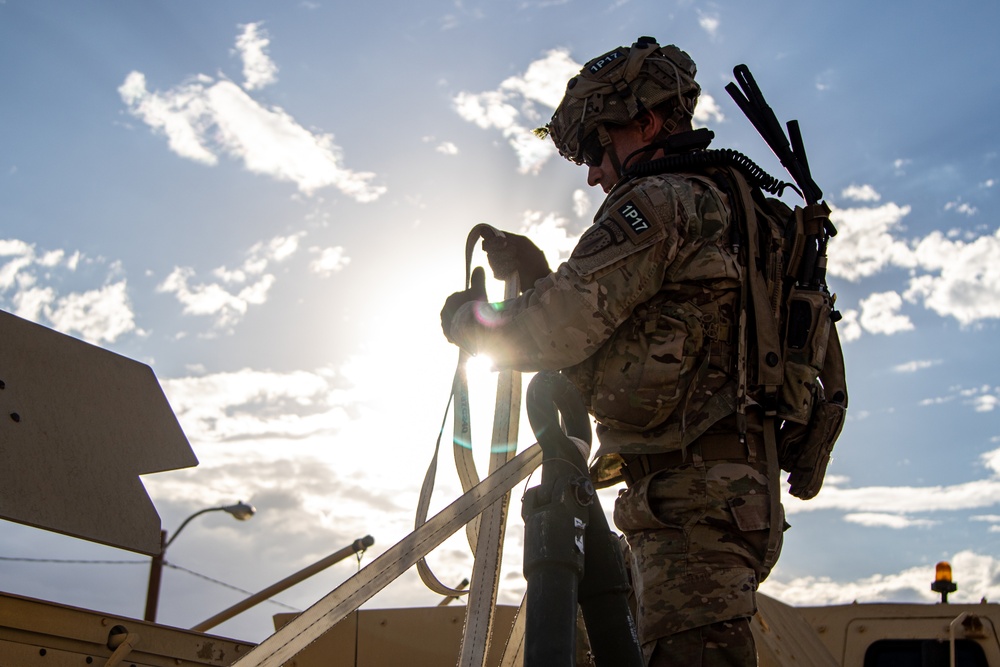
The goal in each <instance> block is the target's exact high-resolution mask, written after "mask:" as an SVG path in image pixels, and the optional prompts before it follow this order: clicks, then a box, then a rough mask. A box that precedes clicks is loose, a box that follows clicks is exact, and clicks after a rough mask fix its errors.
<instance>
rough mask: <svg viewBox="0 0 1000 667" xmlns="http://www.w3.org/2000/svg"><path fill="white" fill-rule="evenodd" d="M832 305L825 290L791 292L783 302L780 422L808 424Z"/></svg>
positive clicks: (824, 359) (829, 296) (823, 354)
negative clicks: (786, 313)
mask: <svg viewBox="0 0 1000 667" xmlns="http://www.w3.org/2000/svg"><path fill="white" fill-rule="evenodd" d="M833 301H834V299H833V297H832V296H831V295H830V294H829V292H827V291H826V290H815V289H803V288H800V287H795V288H792V292H791V294H790V295H789V297H788V301H787V302H786V305H787V309H788V322H787V329H786V331H785V336H784V353H783V357H782V358H783V359H784V381H783V382H782V384H781V389H780V391H779V392H778V408H777V409H778V417H779V418H780V419H784V420H786V421H790V422H794V423H796V424H803V425H804V424H808V423H809V422H810V415H811V414H812V411H813V404H814V402H815V397H816V393H817V389H818V387H817V379H818V378H819V375H820V372H821V371H822V370H823V365H824V363H825V361H826V352H827V344H828V341H829V339H830V328H831V327H832V326H833Z"/></svg>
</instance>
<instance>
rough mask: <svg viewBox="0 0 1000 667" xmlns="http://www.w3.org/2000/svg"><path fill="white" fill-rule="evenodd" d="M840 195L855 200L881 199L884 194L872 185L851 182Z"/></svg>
mask: <svg viewBox="0 0 1000 667" xmlns="http://www.w3.org/2000/svg"><path fill="white" fill-rule="evenodd" d="M840 196H841V197H843V198H845V199H853V200H854V201H879V200H880V199H882V195H880V194H879V193H878V192H876V191H875V188H873V187H872V186H870V185H854V184H851V185H849V186H847V187H846V188H844V191H843V192H841V193H840Z"/></svg>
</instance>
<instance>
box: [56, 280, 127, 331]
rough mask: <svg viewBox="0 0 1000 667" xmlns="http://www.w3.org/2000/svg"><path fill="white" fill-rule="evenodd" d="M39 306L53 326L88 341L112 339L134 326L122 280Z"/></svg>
mask: <svg viewBox="0 0 1000 667" xmlns="http://www.w3.org/2000/svg"><path fill="white" fill-rule="evenodd" d="M43 308H44V311H45V315H46V317H47V318H48V319H49V321H51V322H52V325H53V326H54V327H55V328H56V329H58V330H59V331H62V332H65V333H79V334H80V336H81V337H82V338H83V339H84V340H87V341H90V342H92V343H103V342H108V343H111V342H114V341H116V340H118V338H119V337H120V336H122V335H124V334H126V333H129V332H131V331H134V330H135V328H136V327H135V318H134V315H133V313H132V307H131V304H130V303H129V299H128V294H127V292H126V290H125V281H124V280H122V281H119V282H117V283H113V284H110V285H105V286H104V287H102V288H100V289H95V290H89V291H87V292H77V293H72V294H67V295H66V296H64V297H62V298H60V299H57V300H56V301H55V302H54V303H51V304H50V305H45V306H43Z"/></svg>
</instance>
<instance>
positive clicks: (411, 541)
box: [233, 444, 542, 667]
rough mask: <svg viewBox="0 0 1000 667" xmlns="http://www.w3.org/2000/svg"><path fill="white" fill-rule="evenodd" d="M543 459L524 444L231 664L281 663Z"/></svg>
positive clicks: (272, 666) (270, 666)
mask: <svg viewBox="0 0 1000 667" xmlns="http://www.w3.org/2000/svg"><path fill="white" fill-rule="evenodd" d="M541 462H542V450H541V447H539V446H538V445H537V444H535V445H532V446H531V447H529V448H528V449H526V450H524V451H523V452H521V453H520V454H518V455H517V456H516V457H514V459H513V460H511V461H510V462H509V463H507V465H505V466H503V467H502V468H501V469H500V470H498V471H497V472H496V473H494V474H492V475H490V476H489V477H487V478H486V479H485V480H483V481H482V482H481V483H479V484H477V485H476V486H475V487H473V488H472V489H470V490H469V491H468V492H467V493H465V494H463V495H462V496H461V497H459V498H458V500H456V501H455V502H453V503H452V504H451V505H449V506H448V507H446V508H445V509H443V510H442V511H440V512H439V513H438V514H436V515H435V516H434V517H432V518H431V519H430V520H429V521H427V522H426V523H425V524H423V525H422V526H420V527H419V528H417V529H416V530H414V531H413V532H412V533H410V534H409V535H407V536H406V537H404V538H403V539H402V540H400V541H399V542H397V543H396V544H394V545H393V546H392V547H390V548H389V549H388V550H386V551H385V553H383V554H382V555H381V556H379V557H378V558H376V559H375V560H373V561H372V562H371V563H369V564H368V565H367V566H366V567H364V568H363V569H362V570H361V571H359V572H358V573H357V574H355V575H354V576H353V577H351V578H350V579H348V580H347V581H345V582H344V583H342V584H341V585H340V586H338V587H337V588H335V589H334V590H333V591H332V592H330V593H328V594H327V595H326V596H325V597H323V598H322V599H320V600H319V601H318V602H316V603H315V604H314V605H312V606H311V607H309V608H308V609H306V610H305V611H304V612H302V613H301V614H299V615H298V616H296V617H295V618H294V619H292V620H291V621H290V622H289V623H288V624H286V625H284V626H282V628H281V629H280V630H278V631H277V632H275V633H274V634H273V635H271V636H270V637H268V638H267V639H265V640H264V641H263V642H261V643H260V644H259V645H258V646H256V647H255V648H254V649H252V650H251V651H250V652H249V653H247V654H246V655H245V656H243V657H242V658H240V659H239V660H237V661H236V662H235V663H233V667H280V666H281V665H283V664H285V663H286V662H287V661H288V660H290V659H291V658H293V657H295V655H297V654H298V653H299V652H300V651H301V650H302V649H303V648H305V647H306V646H308V645H309V644H310V643H312V642H313V641H315V640H316V639H317V638H319V637H320V636H321V635H322V634H323V633H325V632H326V631H327V630H329V629H330V628H332V627H333V626H334V625H335V624H336V623H337V622H339V621H341V620H342V619H344V618H345V617H346V616H347V615H348V614H350V613H351V612H353V611H354V610H355V609H357V608H358V607H360V606H361V605H362V604H364V603H365V602H366V601H367V600H369V599H370V598H371V597H372V596H374V595H375V594H376V593H378V592H379V591H380V590H382V589H383V588H385V587H386V586H387V585H388V584H390V583H392V582H393V581H394V580H395V579H396V578H398V577H399V576H400V575H401V574H403V573H404V572H406V570H408V569H409V568H410V567H411V566H413V565H414V563H416V562H417V560H418V559H420V558H423V557H424V556H425V555H427V554H428V553H429V552H430V551H432V550H433V549H435V548H437V547H438V546H440V544H441V543H442V542H444V541H445V540H446V539H448V537H450V536H451V535H453V534H454V533H455V531H457V530H458V529H459V528H461V527H462V526H464V525H465V524H466V523H468V522H469V521H471V520H472V518H473V517H475V516H476V515H478V514H479V513H480V512H482V511H483V510H485V509H486V508H487V507H489V506H490V505H492V504H493V503H495V502H497V500H499V499H501V498H503V497H504V496H505V495H507V494H508V493H510V490H511V489H512V488H514V486H516V485H517V484H518V483H520V482H521V481H522V480H523V479H524V478H525V477H527V476H528V475H529V474H530V473H531V471H532V470H534V469H535V468H537V467H538V465H539V464H540V463H541Z"/></svg>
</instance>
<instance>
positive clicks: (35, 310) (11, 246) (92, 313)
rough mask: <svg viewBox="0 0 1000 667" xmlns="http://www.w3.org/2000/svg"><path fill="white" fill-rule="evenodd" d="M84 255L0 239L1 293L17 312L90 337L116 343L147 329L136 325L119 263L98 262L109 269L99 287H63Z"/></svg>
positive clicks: (97, 264)
mask: <svg viewBox="0 0 1000 667" xmlns="http://www.w3.org/2000/svg"><path fill="white" fill-rule="evenodd" d="M82 260H83V256H82V255H81V253H79V252H74V253H71V254H67V253H66V251H64V250H61V249H57V250H48V251H44V252H38V251H37V250H36V247H35V245H34V244H29V243H25V242H24V241H21V240H18V239H5V240H0V297H2V298H3V299H4V300H7V301H8V304H9V305H8V306H7V309H8V310H10V311H11V312H12V313H13V314H15V315H17V316H18V317H22V318H24V319H27V320H31V321H33V322H37V323H39V324H43V325H46V326H50V327H52V328H54V329H56V330H58V331H61V332H63V333H67V334H71V335H76V336H79V337H80V338H82V339H83V340H86V341H88V342H91V343H113V342H115V341H117V340H118V339H119V338H121V337H122V336H124V335H125V334H128V333H133V332H134V333H140V334H141V333H144V332H142V331H141V330H140V329H138V327H137V326H136V323H135V313H134V312H133V309H132V303H131V299H130V298H129V295H128V289H127V283H126V281H125V280H124V279H123V278H121V276H120V274H121V267H120V266H119V265H118V264H117V263H115V264H112V265H110V266H108V267H103V264H104V262H103V260H102V261H99V262H97V263H95V268H96V267H97V266H102V267H103V268H106V270H107V273H106V275H105V276H104V277H103V279H102V282H103V284H102V285H101V286H100V287H95V288H93V289H84V290H79V291H71V292H68V293H65V294H60V293H59V291H58V289H57V287H58V284H59V283H60V282H61V279H62V278H63V277H65V276H66V275H69V274H74V273H76V272H77V269H78V268H79V266H80V263H81V261H82ZM81 280H83V278H82V277H78V278H77V282H79V281H81ZM0 303H2V302H0Z"/></svg>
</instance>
